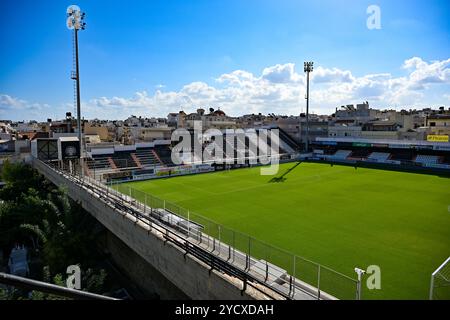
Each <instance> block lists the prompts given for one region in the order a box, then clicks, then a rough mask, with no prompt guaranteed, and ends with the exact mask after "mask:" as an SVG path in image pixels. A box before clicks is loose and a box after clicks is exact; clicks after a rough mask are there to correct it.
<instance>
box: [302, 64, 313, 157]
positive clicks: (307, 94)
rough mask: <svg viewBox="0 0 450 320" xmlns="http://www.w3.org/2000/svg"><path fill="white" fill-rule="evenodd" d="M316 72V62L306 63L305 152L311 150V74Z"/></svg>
mask: <svg viewBox="0 0 450 320" xmlns="http://www.w3.org/2000/svg"><path fill="white" fill-rule="evenodd" d="M313 70H314V62H312V61H310V62H305V63H304V71H305V72H306V142H305V152H308V149H309V74H310V73H311V72H313Z"/></svg>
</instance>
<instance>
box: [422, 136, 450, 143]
mask: <svg viewBox="0 0 450 320" xmlns="http://www.w3.org/2000/svg"><path fill="white" fill-rule="evenodd" d="M427 141H431V142H448V136H444V135H439V136H438V135H431V134H430V135H428V136H427Z"/></svg>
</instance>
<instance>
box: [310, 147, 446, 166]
mask: <svg viewBox="0 0 450 320" xmlns="http://www.w3.org/2000/svg"><path fill="white" fill-rule="evenodd" d="M315 154H316V155H317V156H319V157H320V158H322V159H327V160H332V161H333V160H334V161H343V160H366V161H369V162H377V163H391V164H401V161H414V162H416V163H419V164H422V165H424V166H430V167H431V166H433V167H448V166H449V164H450V163H447V162H446V159H447V158H446V157H441V156H436V155H422V154H419V155H417V156H415V155H413V154H412V153H411V152H404V153H400V154H396V153H394V154H391V153H389V152H367V150H357V151H350V150H337V151H336V152H335V153H334V154H320V152H319V151H318V150H315ZM449 160H450V157H449Z"/></svg>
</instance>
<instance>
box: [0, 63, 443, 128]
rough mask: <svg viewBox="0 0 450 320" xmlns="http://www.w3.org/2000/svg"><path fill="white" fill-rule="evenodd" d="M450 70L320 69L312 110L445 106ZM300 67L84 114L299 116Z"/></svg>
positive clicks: (431, 66) (225, 78)
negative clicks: (200, 111)
mask: <svg viewBox="0 0 450 320" xmlns="http://www.w3.org/2000/svg"><path fill="white" fill-rule="evenodd" d="M449 65H450V59H447V60H442V61H431V62H426V61H424V60H422V59H421V58H418V57H414V58H411V59H408V60H406V61H404V63H403V64H402V68H403V70H404V71H405V72H406V74H405V75H403V76H397V77H395V76H393V75H392V74H390V73H378V74H367V75H363V76H355V75H353V74H352V72H351V71H350V70H342V69H339V68H326V67H324V66H319V67H317V68H316V69H315V70H314V72H313V73H312V83H311V108H312V110H313V112H319V113H332V112H333V111H334V109H335V108H336V107H338V106H340V105H343V104H349V103H358V102H362V101H366V100H368V101H369V102H371V104H372V105H373V106H374V107H377V108H389V107H397V108H403V107H406V108H410V107H415V108H420V107H425V106H432V105H433V104H434V105H442V104H443V103H448V101H449V95H448V92H450V69H449ZM295 68H296V66H295V64H293V63H286V64H277V65H274V66H269V67H267V68H264V69H263V70H262V71H261V73H260V75H255V74H253V73H251V72H248V71H245V70H235V71H233V72H230V73H226V74H222V75H220V76H219V77H218V78H217V79H216V80H215V81H214V83H213V84H208V83H205V82H201V81H196V82H192V83H189V84H186V85H185V86H183V87H182V88H181V89H180V90H179V91H164V90H163V87H158V88H157V89H156V91H155V92H154V93H153V94H149V93H147V92H145V91H142V92H136V93H135V94H134V95H133V96H131V97H118V96H115V97H99V98H94V99H91V100H89V101H87V102H83V103H82V109H83V113H84V115H85V117H86V118H94V117H98V118H109V119H120V118H126V117H128V116H129V115H131V114H134V115H142V116H163V117H164V116H166V115H167V114H168V113H169V112H177V111H179V110H184V111H185V112H194V111H195V110H196V109H197V108H199V107H203V108H209V107H213V108H216V109H217V108H221V109H222V110H224V111H225V112H226V113H227V114H229V115H234V116H235V115H242V114H247V113H258V112H262V113H266V114H267V113H278V114H299V113H300V110H302V109H303V110H304V108H305V100H304V95H305V91H306V90H305V77H304V74H303V73H297V72H296V69H295ZM301 71H303V69H302V70H301ZM436 87H440V91H437V90H436V89H435V88H436ZM442 89H444V90H442ZM442 91H443V92H444V93H441V94H439V92H442ZM432 99H435V100H432ZM5 106H7V107H8V110H11V111H13V110H15V108H17V110H19V109H22V110H23V109H24V108H28V110H36V109H39V108H41V110H44V109H45V106H48V105H39V104H30V103H28V102H27V101H24V100H20V99H17V98H13V97H11V96H8V95H0V111H3V110H4V108H5ZM69 110H70V108H69ZM2 114H3V115H2V117H5V115H4V112H2Z"/></svg>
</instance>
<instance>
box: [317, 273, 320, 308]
mask: <svg viewBox="0 0 450 320" xmlns="http://www.w3.org/2000/svg"><path fill="white" fill-rule="evenodd" d="M317 299H318V300H320V264H319V269H318V271H317Z"/></svg>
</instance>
